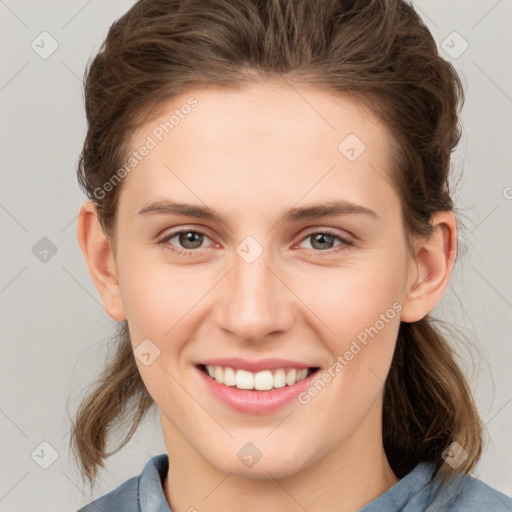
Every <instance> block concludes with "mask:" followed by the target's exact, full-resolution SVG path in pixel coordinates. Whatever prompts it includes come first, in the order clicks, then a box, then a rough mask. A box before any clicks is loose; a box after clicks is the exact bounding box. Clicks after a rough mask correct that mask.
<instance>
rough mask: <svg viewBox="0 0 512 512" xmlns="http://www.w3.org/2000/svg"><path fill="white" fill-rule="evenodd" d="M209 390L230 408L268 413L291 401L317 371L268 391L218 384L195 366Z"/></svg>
mask: <svg viewBox="0 0 512 512" xmlns="http://www.w3.org/2000/svg"><path fill="white" fill-rule="evenodd" d="M196 370H197V371H198V372H199V374H200V376H201V378H202V379H203V382H204V383H205V384H206V387H207V388H208V389H209V390H210V392H211V393H212V394H213V395H214V396H215V397H216V398H218V399H219V400H220V401H221V402H223V403H224V404H226V405H228V406H229V407H231V408H232V409H235V410H237V411H239V412H245V413H248V414H270V413H272V412H274V411H277V410H279V409H281V408H282V407H284V406H285V405H287V404H289V403H291V402H293V400H295V399H296V398H297V395H299V394H300V393H301V392H303V391H304V390H305V389H306V388H307V387H308V386H309V385H310V383H311V380H312V379H313V378H314V377H315V375H316V373H317V372H313V373H312V374H311V375H308V376H307V377H306V378H305V379H302V380H301V381H299V382H296V383H295V384H292V385H291V386H284V387H282V388H273V389H270V390H268V391H256V390H248V389H238V388H237V387H235V386H225V385H224V384H219V383H218V382H217V381H216V380H214V379H212V378H211V377H209V376H208V375H206V373H205V372H203V371H202V370H200V369H199V368H197V367H196Z"/></svg>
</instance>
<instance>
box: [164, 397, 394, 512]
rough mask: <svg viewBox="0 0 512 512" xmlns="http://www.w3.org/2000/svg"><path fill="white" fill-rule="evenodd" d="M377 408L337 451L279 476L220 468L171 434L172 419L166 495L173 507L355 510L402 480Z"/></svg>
mask: <svg viewBox="0 0 512 512" xmlns="http://www.w3.org/2000/svg"><path fill="white" fill-rule="evenodd" d="M374 409H375V410H374ZM374 409H372V411H370V413H369V414H368V416H367V418H366V419H365V421H364V422H363V424H362V425H360V428H358V430H357V431H356V432H355V433H354V434H353V435H352V436H351V438H349V439H347V440H346V441H345V442H344V443H342V444H341V445H339V446H338V447H337V449H336V450H335V451H333V452H331V453H329V454H328V455H327V456H326V457H324V458H323V459H321V460H320V461H319V462H317V463H316V464H314V465H312V466H310V467H308V468H306V469H304V470H301V471H299V472H297V473H295V474H293V475H292V476H288V477H286V478H280V479H277V478H273V477H272V475H271V474H270V473H269V477H268V478H265V479H254V478H245V477H239V476H235V475H233V474H231V473H224V472H222V471H219V470H218V469H217V468H215V467H213V466H212V465H210V464H208V463H207V462H206V461H205V460H204V459H203V458H202V457H201V456H200V455H199V454H198V453H197V452H196V451H195V450H193V449H192V447H190V445H189V444H188V443H187V442H186V441H185V440H184V439H183V438H182V437H181V436H179V434H178V433H177V431H175V430H173V431H172V435H169V434H170V430H171V429H170V428H169V425H168V424H167V425H165V427H166V428H164V437H165V441H166V445H167V451H168V454H169V471H168V474H167V477H166V480H165V486H164V493H165V497H166V499H167V501H168V503H169V505H170V507H171V509H172V510H173V512H194V511H196V512H197V511H200V512H224V511H225V512H227V511H229V512H242V511H243V512H256V511H258V512H259V511H261V510H265V511H266V512H283V511H286V512H304V510H314V511H315V512H328V511H332V510H336V511H338V512H355V511H357V510H359V509H360V508H361V507H363V506H365V505H366V504H368V503H370V502H371V501H373V500H374V499H376V498H377V497H378V496H380V495H381V494H383V493H384V492H386V491H387V490H388V489H389V488H390V487H392V486H393V485H394V484H396V483H397V482H398V479H397V478H396V476H395V475H394V473H393V471H392V469H391V467H390V466H389V463H388V461H387V458H386V455H385V452H384V447H383V445H382V434H381V432H382V431H381V423H380V414H381V408H379V407H375V408H374ZM162 421H164V420H162ZM376 426H377V427H378V429H376V428H375V427H376ZM180 437H181V438H180Z"/></svg>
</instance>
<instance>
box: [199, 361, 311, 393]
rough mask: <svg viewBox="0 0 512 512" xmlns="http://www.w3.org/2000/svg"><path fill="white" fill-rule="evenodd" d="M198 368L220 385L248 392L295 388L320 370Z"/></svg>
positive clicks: (204, 365) (207, 366)
mask: <svg viewBox="0 0 512 512" xmlns="http://www.w3.org/2000/svg"><path fill="white" fill-rule="evenodd" d="M197 367H198V368H199V370H201V371H202V372H203V373H204V374H205V375H207V376H208V377H209V378H210V379H212V380H214V381H215V382H217V383H218V384H222V385H224V386H227V387H233V388H237V389H240V390H246V391H270V390H273V389H281V388H284V387H287V386H294V385H295V384H297V383H298V382H300V381H302V380H304V379H307V378H308V377H309V376H310V375H313V374H314V373H316V372H317V371H318V370H319V368H318V367H316V366H315V367H309V368H294V367H291V368H290V367H285V368H273V369H266V370H262V371H258V372H251V371H249V370H245V369H241V368H238V369H237V368H232V367H230V366H219V365H211V364H208V365H207V364H199V365H197Z"/></svg>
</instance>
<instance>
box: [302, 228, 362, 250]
mask: <svg viewBox="0 0 512 512" xmlns="http://www.w3.org/2000/svg"><path fill="white" fill-rule="evenodd" d="M306 240H311V246H312V248H313V249H317V250H318V251H320V252H322V251H328V250H330V249H332V248H333V243H334V241H335V240H338V241H339V242H340V243H339V244H338V245H337V246H340V245H341V246H350V245H354V243H353V242H352V241H350V240H347V239H346V238H343V237H342V236H340V235H338V234H337V233H335V232H333V231H330V230H322V231H314V232H312V233H309V234H308V235H307V236H306V237H305V238H303V239H302V242H305V241H306ZM334 247H336V246H334ZM318 251H316V252H318Z"/></svg>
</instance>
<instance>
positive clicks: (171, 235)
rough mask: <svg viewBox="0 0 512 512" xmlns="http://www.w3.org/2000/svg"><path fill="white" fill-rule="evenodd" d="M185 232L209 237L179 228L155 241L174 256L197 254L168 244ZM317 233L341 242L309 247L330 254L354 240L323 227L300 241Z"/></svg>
mask: <svg viewBox="0 0 512 512" xmlns="http://www.w3.org/2000/svg"><path fill="white" fill-rule="evenodd" d="M185 233H195V234H198V235H203V236H205V237H206V238H210V237H209V236H208V235H207V234H206V233H204V232H203V231H199V230H195V229H180V230H178V231H174V232H172V233H167V234H166V235H165V236H164V237H163V238H161V239H160V240H158V242H157V243H158V244H160V245H163V246H167V249H168V250H170V251H171V252H173V253H174V254H175V255H176V256H197V254H198V253H201V252H202V251H201V249H200V248H198V249H173V248H172V247H171V246H170V245H168V243H169V240H170V239H171V238H174V237H175V236H176V235H181V234H185ZM319 234H322V235H329V236H332V237H334V238H336V239H337V240H339V241H340V242H341V243H340V244H339V245H338V246H336V247H338V249H337V250H336V248H335V247H333V248H332V249H326V250H324V251H318V250H315V249H311V250H312V251H314V252H318V253H328V254H332V253H333V252H338V251H339V250H343V248H342V249H339V247H342V246H352V245H354V242H352V241H350V240H347V239H346V238H343V237H341V236H340V235H338V234H337V233H335V232H334V231H331V230H329V229H323V230H320V231H311V232H310V233H308V234H307V235H306V236H304V237H303V238H302V239H301V242H304V240H306V239H307V238H309V237H311V236H312V235H319Z"/></svg>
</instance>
